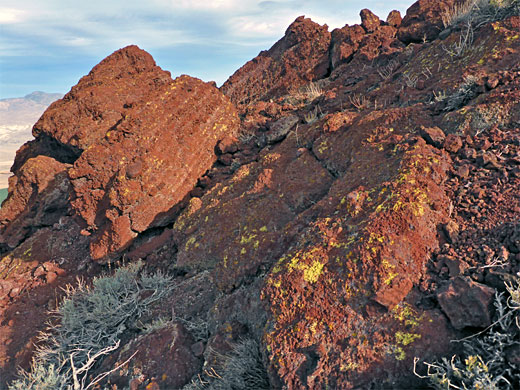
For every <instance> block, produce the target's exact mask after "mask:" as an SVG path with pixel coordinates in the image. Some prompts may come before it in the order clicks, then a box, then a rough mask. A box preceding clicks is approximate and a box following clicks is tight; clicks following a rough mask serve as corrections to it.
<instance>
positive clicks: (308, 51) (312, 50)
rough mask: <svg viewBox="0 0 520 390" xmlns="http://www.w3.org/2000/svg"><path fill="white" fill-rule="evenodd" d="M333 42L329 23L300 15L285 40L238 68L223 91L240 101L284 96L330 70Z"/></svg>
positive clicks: (223, 87) (222, 88)
mask: <svg viewBox="0 0 520 390" xmlns="http://www.w3.org/2000/svg"><path fill="white" fill-rule="evenodd" d="M329 44H330V33H329V32H328V28H327V26H326V25H325V26H320V25H319V24H317V23H314V22H313V21H311V20H310V19H306V18H304V17H303V16H300V17H298V18H297V19H296V20H295V21H294V22H293V23H292V24H291V25H290V26H289V28H288V29H287V31H286V32H285V36H284V37H283V38H282V39H281V40H279V41H278V42H277V43H276V44H275V45H274V46H273V47H272V48H271V49H269V50H268V51H264V52H261V53H260V55H258V57H256V58H255V59H253V60H252V61H249V62H248V63H247V64H245V65H244V66H243V67H242V68H240V69H239V70H238V71H236V72H235V73H234V74H233V75H232V76H231V77H230V78H229V79H228V80H227V81H226V82H225V83H224V85H222V87H221V91H222V92H223V93H224V94H225V95H226V96H229V98H230V99H231V101H232V102H234V103H235V104H237V105H238V104H247V103H251V102H254V101H257V100H263V99H267V100H269V99H273V98H277V97H279V96H283V95H285V94H287V93H289V92H290V91H292V90H294V89H296V88H298V87H300V86H302V85H305V84H307V83H309V82H310V81H313V80H317V79H320V78H322V77H323V76H325V75H326V74H327V71H328V67H329V56H328V49H329ZM266 80H270V81H269V82H266Z"/></svg>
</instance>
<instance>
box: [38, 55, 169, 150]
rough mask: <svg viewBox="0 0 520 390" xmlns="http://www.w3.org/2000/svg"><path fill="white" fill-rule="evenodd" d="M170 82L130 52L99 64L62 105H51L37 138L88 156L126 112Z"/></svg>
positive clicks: (147, 61)
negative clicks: (43, 136)
mask: <svg viewBox="0 0 520 390" xmlns="http://www.w3.org/2000/svg"><path fill="white" fill-rule="evenodd" d="M170 82H171V77H170V72H166V71H163V70H162V69H161V68H159V67H158V66H157V65H156V64H155V61H154V60H153V58H152V56H151V55H150V54H148V53H147V52H145V51H144V50H141V49H139V48H138V47H137V46H127V47H125V48H123V49H120V50H118V51H116V52H115V53H113V54H112V55H110V56H108V57H107V58H105V59H104V60H103V61H101V62H100V63H99V64H98V65H96V66H95V67H94V68H93V69H92V70H91V71H90V73H89V74H88V75H87V76H85V77H83V78H82V79H81V80H80V82H79V83H78V84H77V85H75V86H74V87H72V89H71V90H70V92H69V93H67V94H66V95H65V96H64V97H63V99H60V100H57V101H56V102H54V103H53V104H51V106H50V107H49V108H48V109H47V110H46V111H45V113H44V114H43V115H42V117H41V118H40V119H39V120H38V122H36V124H35V125H34V127H33V135H34V136H36V137H38V136H40V135H47V136H48V137H50V138H52V139H54V140H56V141H58V142H59V143H60V144H63V145H66V146H68V147H70V148H71V149H72V150H76V151H78V152H79V151H81V150H85V149H87V148H88V147H89V146H91V145H94V144H97V143H98V142H99V141H100V140H102V139H103V138H104V137H105V135H106V132H107V131H108V130H109V129H110V128H112V127H113V126H115V125H116V124H117V123H118V122H119V121H121V120H122V119H123V118H124V116H125V112H126V110H127V108H130V107H132V106H133V105H134V104H136V103H138V102H142V100H143V99H144V98H145V96H146V95H148V94H150V93H151V92H152V91H154V90H155V89H156V88H160V87H161V86H163V85H165V84H169V83H170Z"/></svg>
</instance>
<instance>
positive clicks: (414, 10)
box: [397, 0, 455, 44]
mask: <svg viewBox="0 0 520 390" xmlns="http://www.w3.org/2000/svg"><path fill="white" fill-rule="evenodd" d="M454 5H455V0H442V1H430V0H419V1H416V2H415V3H414V4H412V6H411V7H410V8H408V10H407V11H406V15H405V17H404V19H403V21H402V23H401V25H400V27H399V31H398V33H397V36H398V38H399V39H400V40H401V41H403V42H404V43H407V44H408V43H410V42H422V41H423V39H425V38H426V39H427V40H429V41H431V40H433V39H435V38H436V37H437V36H438V35H439V33H440V32H441V31H442V30H443V24H442V16H443V14H444V13H446V12H450V11H451V12H453V11H452V9H453V7H454Z"/></svg>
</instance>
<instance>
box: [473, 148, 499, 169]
mask: <svg viewBox="0 0 520 390" xmlns="http://www.w3.org/2000/svg"><path fill="white" fill-rule="evenodd" d="M477 162H478V164H480V166H482V167H486V168H487V169H497V170H500V168H501V166H500V164H499V163H498V160H497V156H496V155H495V154H494V153H492V152H484V153H482V154H481V155H480V156H479V157H478V158H477Z"/></svg>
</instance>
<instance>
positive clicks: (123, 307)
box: [9, 262, 171, 390]
mask: <svg viewBox="0 0 520 390" xmlns="http://www.w3.org/2000/svg"><path fill="white" fill-rule="evenodd" d="M141 267H142V263H140V262H139V263H135V264H131V265H128V266H126V267H123V268H120V269H118V270H117V271H116V272H115V274H114V275H113V276H105V277H100V278H96V279H94V281H93V283H92V287H88V286H86V285H85V284H84V283H83V282H81V281H79V282H78V286H77V287H72V286H68V287H67V288H66V290H65V298H64V300H63V301H62V303H61V304H60V305H59V307H58V309H57V310H56V312H55V313H54V314H55V315H56V316H57V317H58V320H59V321H58V324H57V325H49V328H48V331H47V332H45V333H42V334H41V335H40V341H41V342H42V345H43V346H42V347H40V348H39V349H38V351H37V353H36V357H35V359H34V361H33V364H32V367H31V370H30V372H22V373H21V377H20V379H18V380H17V381H15V382H13V383H12V384H11V386H10V387H9V390H21V389H28V390H46V389H53V390H72V389H74V390H87V389H89V388H92V386H93V385H94V384H95V383H96V381H98V380H100V379H101V378H100V377H97V378H95V379H94V380H93V381H90V383H89V384H87V376H88V372H89V370H90V369H91V368H93V367H94V365H95V364H96V363H98V362H99V361H100V360H101V358H102V356H104V355H107V354H108V353H110V352H112V351H114V350H116V349H117V348H118V347H119V336H120V335H121V334H122V333H123V332H124V331H125V330H126V329H127V328H128V327H129V326H133V323H134V322H135V321H136V320H137V319H138V318H139V317H140V316H141V315H142V314H143V313H144V312H146V310H147V309H148V307H149V306H150V305H151V304H152V303H154V302H156V301H158V300H159V299H161V298H162V297H164V296H165V295H166V294H167V293H168V291H169V286H170V283H171V280H170V278H169V277H167V276H164V275H162V274H160V273H158V274H155V275H148V274H146V273H144V272H141V273H140V269H141ZM104 376H105V375H102V377H104Z"/></svg>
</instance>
